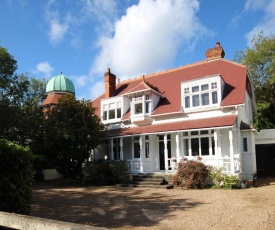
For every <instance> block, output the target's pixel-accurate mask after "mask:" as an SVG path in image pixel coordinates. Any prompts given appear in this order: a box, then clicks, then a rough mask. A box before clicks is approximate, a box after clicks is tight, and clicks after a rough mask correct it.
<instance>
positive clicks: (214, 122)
mask: <svg viewBox="0 0 275 230" xmlns="http://www.w3.org/2000/svg"><path fill="white" fill-rule="evenodd" d="M236 118H237V115H228V116H222V117H213V118H207V119H198V120H188V121H181V122H170V123H165V124H155V125H147V126H139V127H132V128H126V129H114V130H110V131H109V133H108V135H109V136H110V137H112V136H128V135H138V134H146V133H159V132H169V131H183V130H190V129H203V128H215V127H224V126H227V127H228V126H233V125H234V123H235V120H236Z"/></svg>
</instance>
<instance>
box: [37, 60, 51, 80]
mask: <svg viewBox="0 0 275 230" xmlns="http://www.w3.org/2000/svg"><path fill="white" fill-rule="evenodd" d="M36 70H37V71H38V72H39V73H43V74H45V75H46V76H47V77H48V76H50V75H51V72H52V71H53V68H52V67H51V65H50V64H49V63H48V62H47V61H44V62H40V63H38V64H37V65H36Z"/></svg>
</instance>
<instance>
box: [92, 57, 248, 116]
mask: <svg viewBox="0 0 275 230" xmlns="http://www.w3.org/2000/svg"><path fill="white" fill-rule="evenodd" d="M216 74H219V75H221V76H222V78H223V80H224V81H225V89H224V95H223V100H222V102H221V106H232V105H238V104H244V103H245V87H246V78H247V67H246V66H244V65H241V64H238V63H235V62H231V61H228V60H226V59H223V58H221V59H217V60H213V61H202V62H199V63H194V64H192V65H186V66H182V67H179V68H175V69H171V70H168V71H163V72H159V73H154V74H150V75H146V76H145V77H140V78H134V79H131V80H126V81H122V82H120V83H118V84H117V86H116V96H122V95H124V94H127V93H129V92H135V91H138V90H142V89H144V87H145V86H144V85H142V84H143V83H142V82H143V81H146V82H149V83H150V84H151V85H153V86H155V87H157V89H158V90H159V92H161V93H162V95H163V97H164V98H161V99H160V101H159V104H158V106H157V107H156V109H155V111H154V112H153V114H152V115H160V114H168V113H175V112H179V111H181V84H180V83H181V82H183V81H190V80H195V79H198V78H202V77H205V76H209V75H216ZM103 98H104V95H102V96H100V97H98V98H97V99H95V100H94V101H93V106H94V107H98V108H100V100H101V99H103ZM96 113H97V115H99V114H100V109H98V110H97V112H96Z"/></svg>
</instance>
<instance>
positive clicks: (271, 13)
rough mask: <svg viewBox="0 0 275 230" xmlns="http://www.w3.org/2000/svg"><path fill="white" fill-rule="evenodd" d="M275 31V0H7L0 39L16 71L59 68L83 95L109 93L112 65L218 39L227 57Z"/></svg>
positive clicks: (185, 56)
mask: <svg viewBox="0 0 275 230" xmlns="http://www.w3.org/2000/svg"><path fill="white" fill-rule="evenodd" d="M260 31H263V32H264V34H265V35H266V36H270V35H274V34H275V0H230V1H220V0H77V1H76V0H40V1H37V0H1V2H0V46H2V47H5V48H7V49H8V51H9V53H10V54H11V55H13V56H14V58H15V59H16V60H17V64H18V70H17V73H28V74H29V75H30V76H32V77H35V78H41V77H45V78H46V79H50V78H51V77H53V76H56V75H57V74H59V73H60V72H61V71H62V72H63V74H64V75H66V76H67V77H69V78H70V79H71V80H72V81H73V83H74V85H75V88H76V96H77V98H78V99H81V98H85V99H88V100H93V99H94V98H95V97H97V96H98V95H100V94H101V93H103V90H104V77H103V76H104V73H105V71H106V69H107V68H111V71H112V72H113V73H114V74H115V75H116V76H117V78H120V80H124V79H128V78H133V77H139V76H141V75H143V74H145V75H146V74H150V73H153V72H158V71H162V70H166V69H171V68H174V67H179V66H183V65H186V64H191V63H194V62H197V61H202V60H204V59H205V51H206V50H207V49H208V48H212V47H214V46H215V43H216V42H217V41H219V42H220V43H221V45H222V47H223V48H224V50H225V58H226V59H228V60H232V59H233V57H234V54H235V53H236V51H240V50H244V49H245V48H246V47H247V46H250V41H251V39H252V38H253V36H254V35H255V34H259V32H260Z"/></svg>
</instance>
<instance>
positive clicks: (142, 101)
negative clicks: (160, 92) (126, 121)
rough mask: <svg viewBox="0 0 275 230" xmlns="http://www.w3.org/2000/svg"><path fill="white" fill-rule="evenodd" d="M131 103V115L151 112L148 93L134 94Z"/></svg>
mask: <svg viewBox="0 0 275 230" xmlns="http://www.w3.org/2000/svg"><path fill="white" fill-rule="evenodd" d="M132 105H133V110H132V111H133V112H132V115H140V114H141V115H144V114H149V113H151V110H152V109H151V99H150V95H149V94H146V95H139V96H135V97H134V98H133V100H132Z"/></svg>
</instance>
